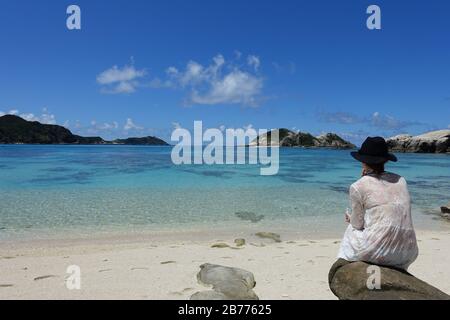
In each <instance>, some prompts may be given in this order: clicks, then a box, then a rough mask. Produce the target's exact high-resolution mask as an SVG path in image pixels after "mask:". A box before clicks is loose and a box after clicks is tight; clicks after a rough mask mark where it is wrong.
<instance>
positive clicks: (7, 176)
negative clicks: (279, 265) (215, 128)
mask: <svg viewBox="0 0 450 320" xmlns="http://www.w3.org/2000/svg"><path fill="white" fill-rule="evenodd" d="M171 150H172V148H171V147H152V146H111V145H109V146H66V145H57V146H37V145H36V146H35V145H0V195H1V198H0V199H1V200H0V240H15V239H48V238H58V237H60V238H61V237H63V238H65V237H87V236H94V235H97V234H111V233H112V234H113V233H115V232H119V233H120V232H121V233H123V234H131V233H134V232H136V233H138V232H152V231H161V230H165V231H182V230H183V231H184V230H204V231H205V232H211V233H214V232H215V231H216V230H223V229H228V230H238V229H239V228H254V229H255V230H256V229H259V230H266V231H272V230H277V231H279V230H286V231H292V232H296V233H300V234H324V235H326V234H333V235H334V234H337V233H342V232H343V230H344V228H345V225H344V223H343V216H344V212H345V210H346V208H347V207H348V206H349V204H348V197H347V191H348V187H349V186H350V184H352V183H353V182H354V181H356V180H357V179H358V178H359V176H360V171H361V169H360V164H359V163H358V162H357V161H355V160H353V158H351V156H350V155H349V151H343V150H325V149H320V150H319V149H303V148H281V149H280V169H279V173H278V174H277V175H274V176H261V175H260V174H259V173H260V170H259V169H260V167H259V166H258V165H212V166H208V165H180V166H176V165H173V164H172V161H171V157H170V154H171ZM398 157H399V162H398V163H390V164H389V165H388V167H387V170H388V171H392V172H396V173H398V174H400V175H402V176H404V177H405V178H406V180H407V181H408V184H409V187H410V192H411V196H412V199H413V215H414V222H415V224H416V226H417V227H420V228H430V229H435V228H441V227H442V228H444V227H446V226H445V225H447V226H448V223H446V222H444V221H441V220H440V219H439V218H438V214H437V212H438V211H437V208H439V206H440V205H442V204H445V203H448V201H449V200H450V157H449V156H448V155H438V154H398Z"/></svg>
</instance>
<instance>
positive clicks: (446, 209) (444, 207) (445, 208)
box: [441, 203, 450, 213]
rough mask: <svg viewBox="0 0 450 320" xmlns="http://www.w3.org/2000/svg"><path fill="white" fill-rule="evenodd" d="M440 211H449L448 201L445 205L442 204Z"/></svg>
mask: <svg viewBox="0 0 450 320" xmlns="http://www.w3.org/2000/svg"><path fill="white" fill-rule="evenodd" d="M441 212H442V213H450V203H449V204H447V205H446V206H442V207H441Z"/></svg>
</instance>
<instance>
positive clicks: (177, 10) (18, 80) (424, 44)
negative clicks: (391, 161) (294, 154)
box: [0, 0, 450, 143]
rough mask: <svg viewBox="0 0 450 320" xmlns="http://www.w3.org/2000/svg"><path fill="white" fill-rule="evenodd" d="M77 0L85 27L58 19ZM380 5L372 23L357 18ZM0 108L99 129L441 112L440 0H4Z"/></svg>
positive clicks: (118, 132) (444, 124) (400, 124)
mask: <svg viewBox="0 0 450 320" xmlns="http://www.w3.org/2000/svg"><path fill="white" fill-rule="evenodd" d="M70 4H77V5H79V6H80V8H81V12H82V29H81V30H72V31H70V30H68V29H67V28H66V18H67V16H68V15H67V14H66V8H67V7H68V6H69V5H70ZM370 4H377V5H378V6H380V8H381V14H382V29H381V30H369V29H367V27H366V19H367V17H368V15H367V14H366V8H367V7H368V6H369V5H370ZM0 5H1V6H0V8H1V10H0V44H1V50H0V52H1V53H0V114H4V113H17V114H19V115H22V116H23V117H25V118H29V119H36V120H40V121H42V122H47V123H57V124H61V125H65V126H67V127H68V128H69V129H70V130H72V131H73V132H76V133H80V134H84V135H100V136H102V137H104V138H115V137H125V136H144V135H157V136H160V137H163V138H165V139H168V138H169V136H170V133H171V131H172V129H173V127H174V126H178V125H180V126H183V127H186V128H191V127H192V126H193V121H194V120H202V121H203V122H204V125H205V126H207V127H220V126H225V127H232V128H239V127H246V126H249V125H251V126H253V127H255V128H267V129H270V128H277V127H286V128H291V129H292V128H295V129H296V130H301V131H308V132H311V133H314V134H320V133H322V132H330V131H332V132H337V133H338V134H341V135H343V136H344V137H346V138H348V139H350V140H352V141H354V142H357V143H358V142H360V141H361V139H363V138H364V137H365V136H367V135H383V136H390V135H394V134H398V133H403V132H408V133H413V134H417V133H422V132H425V131H428V130H434V129H444V128H448V127H449V125H450V41H449V40H450V39H449V36H450V19H449V15H450V2H448V1H444V0H442V1H439V0H433V1H356V0H354V1H299V0H297V1H284V0H278V1H256V0H246V1H242V0H241V1H237V0H227V1H218V0H208V1H204V0H192V1H181V0H176V1H173V0H164V1H163V0H161V1H159V0H151V1H143V0H142V1H138V0H128V1H122V0H117V1H103V0H95V1H92V0H90V1H84V0H73V1H63V0H59V1H51V0H40V1H31V0H30V1H21V0H16V1H4V0H1V1H0Z"/></svg>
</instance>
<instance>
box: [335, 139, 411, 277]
mask: <svg viewBox="0 0 450 320" xmlns="http://www.w3.org/2000/svg"><path fill="white" fill-rule="evenodd" d="M352 156H353V157H354V158H355V159H356V160H358V161H360V162H362V177H361V179H359V180H358V181H356V182H355V183H354V184H352V185H351V187H350V201H351V214H350V213H347V214H346V222H347V223H349V226H348V228H347V230H346V232H345V235H344V239H343V241H342V244H341V248H340V251H339V255H338V257H339V258H342V259H345V260H347V261H364V262H368V263H372V264H377V265H382V266H390V267H396V268H400V269H404V270H407V268H408V267H409V265H410V264H411V263H413V262H414V260H415V259H416V258H417V255H418V248H417V240H416V234H415V232H414V227H413V223H412V218H411V199H410V196H409V192H408V186H407V184H406V181H405V179H404V178H403V177H401V176H399V175H397V174H394V173H390V172H386V171H384V165H385V163H386V162H388V161H394V162H396V161H397V158H396V157H395V155H393V154H390V153H388V146H387V144H386V141H385V140H384V139H383V138H381V137H375V138H367V139H366V141H365V142H364V143H363V145H362V146H361V149H360V150H359V151H357V152H352Z"/></svg>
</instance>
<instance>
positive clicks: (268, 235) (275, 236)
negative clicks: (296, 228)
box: [255, 232, 281, 242]
mask: <svg viewBox="0 0 450 320" xmlns="http://www.w3.org/2000/svg"><path fill="white" fill-rule="evenodd" d="M255 235H256V236H257V237H260V238H266V239H272V240H273V241H275V242H281V237H280V235H279V234H276V233H273V232H258V233H256V234H255Z"/></svg>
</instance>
